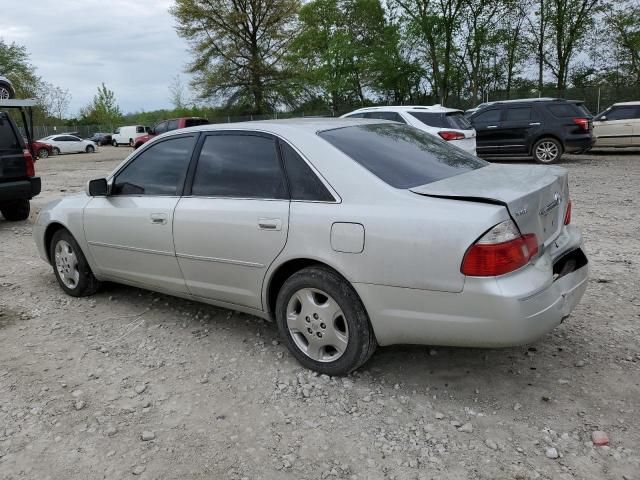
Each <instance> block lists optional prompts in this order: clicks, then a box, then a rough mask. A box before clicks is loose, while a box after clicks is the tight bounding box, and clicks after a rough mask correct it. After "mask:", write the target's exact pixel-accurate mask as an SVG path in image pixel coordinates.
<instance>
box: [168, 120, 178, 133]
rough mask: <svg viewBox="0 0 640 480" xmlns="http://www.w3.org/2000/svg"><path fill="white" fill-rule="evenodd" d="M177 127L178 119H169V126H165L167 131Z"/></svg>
mask: <svg viewBox="0 0 640 480" xmlns="http://www.w3.org/2000/svg"><path fill="white" fill-rule="evenodd" d="M177 129H178V120H169V126H168V127H167V131H168V132H170V131H172V130H177Z"/></svg>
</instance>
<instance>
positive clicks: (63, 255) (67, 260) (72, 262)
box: [55, 240, 80, 289]
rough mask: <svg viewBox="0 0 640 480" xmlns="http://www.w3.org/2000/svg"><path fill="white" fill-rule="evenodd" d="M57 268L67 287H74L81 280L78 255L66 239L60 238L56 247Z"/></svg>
mask: <svg viewBox="0 0 640 480" xmlns="http://www.w3.org/2000/svg"><path fill="white" fill-rule="evenodd" d="M55 262H56V270H57V271H58V275H59V276H60V280H62V283H64V284H65V286H66V287H67V288H70V289H74V288H76V286H77V285H78V282H79V281H80V271H79V270H78V257H77V256H76V253H75V252H74V251H73V247H72V246H71V245H70V244H69V243H68V242H66V241H65V240H60V241H59V242H58V243H57V244H56V249H55Z"/></svg>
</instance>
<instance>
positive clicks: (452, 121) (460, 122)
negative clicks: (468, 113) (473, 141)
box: [445, 112, 473, 130]
mask: <svg viewBox="0 0 640 480" xmlns="http://www.w3.org/2000/svg"><path fill="white" fill-rule="evenodd" d="M445 120H446V121H447V124H448V125H449V127H450V128H455V129H458V130H471V129H472V128H473V126H472V125H471V122H469V120H467V117H465V116H464V114H463V113H462V112H450V113H447V114H445Z"/></svg>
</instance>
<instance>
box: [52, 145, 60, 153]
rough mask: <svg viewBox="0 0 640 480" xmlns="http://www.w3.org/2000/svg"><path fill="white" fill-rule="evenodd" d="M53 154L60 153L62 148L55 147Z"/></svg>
mask: <svg viewBox="0 0 640 480" xmlns="http://www.w3.org/2000/svg"><path fill="white" fill-rule="evenodd" d="M53 154H54V155H60V149H59V148H58V147H53Z"/></svg>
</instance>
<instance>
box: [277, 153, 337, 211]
mask: <svg viewBox="0 0 640 480" xmlns="http://www.w3.org/2000/svg"><path fill="white" fill-rule="evenodd" d="M280 152H281V153H282V160H283V162H284V169H285V171H286V172H287V179H288V180H289V191H290V192H291V200H307V201H315V202H334V201H335V198H333V195H331V193H329V190H327V187H325V186H324V184H323V183H322V181H320V179H319V178H318V176H317V175H316V174H315V173H314V172H313V170H311V167H309V165H307V163H306V162H305V161H304V160H303V159H302V157H301V156H300V155H298V153H297V152H296V151H295V150H294V149H293V147H292V146H291V145H289V144H288V143H286V142H282V141H281V142H280Z"/></svg>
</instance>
